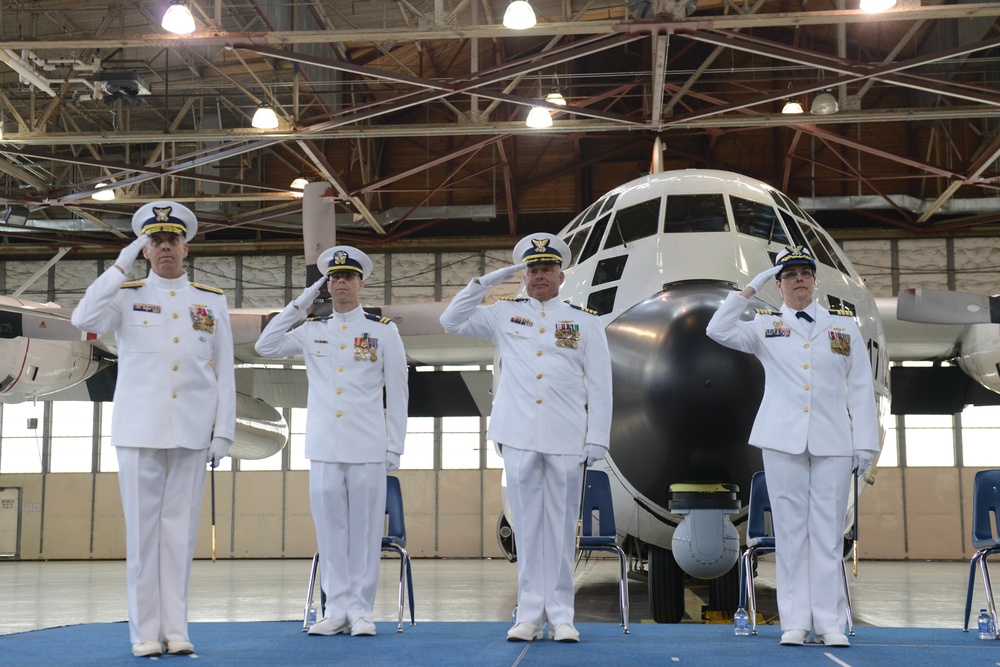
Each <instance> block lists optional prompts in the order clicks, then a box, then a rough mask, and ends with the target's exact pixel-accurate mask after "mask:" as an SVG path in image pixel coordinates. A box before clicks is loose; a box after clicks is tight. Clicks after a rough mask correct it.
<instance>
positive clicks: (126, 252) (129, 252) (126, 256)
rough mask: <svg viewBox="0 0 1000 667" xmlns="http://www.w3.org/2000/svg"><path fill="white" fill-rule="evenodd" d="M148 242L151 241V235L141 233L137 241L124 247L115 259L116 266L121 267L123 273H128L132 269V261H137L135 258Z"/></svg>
mask: <svg viewBox="0 0 1000 667" xmlns="http://www.w3.org/2000/svg"><path fill="white" fill-rule="evenodd" d="M147 243H149V235H148V234H139V237H138V238H137V239H136V240H135V241H132V242H131V243H129V244H128V245H127V246H125V247H124V248H122V251H121V252H120V253H119V254H118V259H116V260H115V266H117V267H118V268H119V269H121V272H122V273H124V274H125V275H128V272H129V271H131V270H132V263H133V262H135V258H136V257H138V256H139V252H140V251H141V250H142V249H143V247H145V245H146V244H147Z"/></svg>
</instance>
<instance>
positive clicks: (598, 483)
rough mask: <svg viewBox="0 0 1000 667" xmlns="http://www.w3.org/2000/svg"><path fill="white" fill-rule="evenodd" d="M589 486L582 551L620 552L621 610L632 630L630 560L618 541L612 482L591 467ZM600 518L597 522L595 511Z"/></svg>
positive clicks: (582, 532) (584, 494) (625, 630)
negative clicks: (629, 622) (612, 499)
mask: <svg viewBox="0 0 1000 667" xmlns="http://www.w3.org/2000/svg"><path fill="white" fill-rule="evenodd" d="M586 475H587V487H586V489H585V490H584V493H583V507H582V524H581V531H580V553H581V555H582V554H583V552H584V551H610V552H613V553H616V554H618V562H619V565H620V568H619V569H620V571H619V579H618V603H619V607H620V611H621V624H620V625H621V626H622V628H623V629H624V633H625V634H626V635H627V634H629V632H628V559H627V558H626V556H625V552H624V551H622V548H621V547H620V546H618V544H617V542H616V538H617V534H616V529H615V509H614V505H613V503H612V501H611V484H610V483H609V482H608V475H607V473H605V472H604V471H601V470H588V471H587V472H586ZM595 513H596V514H597V521H596V523H595V521H594V514H595Z"/></svg>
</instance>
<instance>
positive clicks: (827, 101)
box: [809, 90, 840, 116]
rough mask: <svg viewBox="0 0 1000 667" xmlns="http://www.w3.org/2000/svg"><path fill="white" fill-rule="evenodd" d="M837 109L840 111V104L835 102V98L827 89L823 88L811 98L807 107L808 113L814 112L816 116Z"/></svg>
mask: <svg viewBox="0 0 1000 667" xmlns="http://www.w3.org/2000/svg"><path fill="white" fill-rule="evenodd" d="M838 111H840V105H839V104H837V98H835V97H834V96H833V95H831V94H830V91H829V90H824V91H823V92H822V93H820V94H819V95H817V96H816V97H815V98H813V101H812V104H811V105H810V107H809V113H812V114H816V115H817V116H828V115H830V114H832V113H837V112H838Z"/></svg>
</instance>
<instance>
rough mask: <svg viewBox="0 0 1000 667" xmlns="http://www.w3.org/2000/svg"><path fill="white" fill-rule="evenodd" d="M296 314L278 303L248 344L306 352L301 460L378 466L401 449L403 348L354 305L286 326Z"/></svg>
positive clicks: (382, 323) (389, 326) (281, 353)
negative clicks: (276, 311) (303, 451)
mask: <svg viewBox="0 0 1000 667" xmlns="http://www.w3.org/2000/svg"><path fill="white" fill-rule="evenodd" d="M303 317H305V313H303V312H302V311H300V310H298V309H296V308H295V307H294V306H293V305H292V304H289V305H287V306H285V308H284V310H282V311H281V313H279V314H278V315H277V316H276V317H275V318H274V319H273V320H271V322H270V323H268V325H267V326H266V327H265V328H264V331H262V332H261V334H260V338H259V339H258V340H257V344H256V346H255V347H256V349H257V352H259V353H260V354H261V355H263V356H265V357H291V356H294V355H298V354H301V355H303V356H304V357H305V362H306V374H307V376H308V378H309V398H308V402H307V407H308V414H307V416H306V458H308V459H310V460H312V461H325V462H327V463H383V464H384V463H385V455H386V451H387V450H388V451H390V452H395V453H396V454H402V453H403V442H404V439H405V437H406V417H407V402H408V400H409V386H408V384H407V369H406V353H405V352H404V350H403V341H402V340H401V339H400V337H399V331H398V330H397V329H396V325H395V324H393V323H392V322H390V321H389V320H387V319H385V318H380V317H377V316H375V315H370V314H368V313H366V312H365V311H364V309H363V308H361V307H360V306H358V307H357V308H355V309H354V310H352V311H350V312H347V313H338V312H334V313H332V314H331V315H330V316H329V317H323V318H316V319H309V320H308V321H306V322H305V323H304V324H303V325H302V326H300V327H296V328H295V329H292V330H291V331H289V329H291V327H293V326H294V325H295V324H297V323H298V322H300V321H301V320H302V319H303ZM356 349H360V350H362V352H357V351H356ZM383 378H384V382H385V408H384V409H383V407H382V386H383Z"/></svg>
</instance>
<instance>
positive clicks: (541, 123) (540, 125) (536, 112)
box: [524, 107, 552, 130]
mask: <svg viewBox="0 0 1000 667" xmlns="http://www.w3.org/2000/svg"><path fill="white" fill-rule="evenodd" d="M524 124H525V125H527V126H528V127H532V128H535V129H536V130H540V129H544V128H546V127H552V115H551V114H550V113H549V110H548V109H546V108H545V107H531V111H529V112H528V120H526V121H525V122H524Z"/></svg>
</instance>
